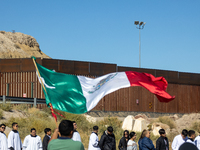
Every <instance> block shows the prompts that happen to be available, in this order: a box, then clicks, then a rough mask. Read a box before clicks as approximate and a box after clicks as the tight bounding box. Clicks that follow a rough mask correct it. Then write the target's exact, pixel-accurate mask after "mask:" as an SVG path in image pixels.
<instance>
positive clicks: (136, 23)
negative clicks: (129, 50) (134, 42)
mask: <svg viewBox="0 0 200 150" xmlns="http://www.w3.org/2000/svg"><path fill="white" fill-rule="evenodd" d="M134 24H135V25H136V28H137V29H139V68H141V42H140V41H141V36H140V29H143V28H144V25H145V24H146V22H142V21H141V22H139V21H135V22H134Z"/></svg>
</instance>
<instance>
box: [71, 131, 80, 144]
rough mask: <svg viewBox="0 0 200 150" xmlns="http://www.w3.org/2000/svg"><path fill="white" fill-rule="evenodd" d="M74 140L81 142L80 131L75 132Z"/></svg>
mask: <svg viewBox="0 0 200 150" xmlns="http://www.w3.org/2000/svg"><path fill="white" fill-rule="evenodd" d="M72 140H74V141H79V142H81V136H80V134H79V133H78V131H75V132H74V133H73V136H72Z"/></svg>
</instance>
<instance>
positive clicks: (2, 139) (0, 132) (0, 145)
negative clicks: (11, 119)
mask: <svg viewBox="0 0 200 150" xmlns="http://www.w3.org/2000/svg"><path fill="white" fill-rule="evenodd" d="M5 129H6V125H5V124H1V125H0V150H8V142H7V138H6V135H5V133H4V131H5Z"/></svg>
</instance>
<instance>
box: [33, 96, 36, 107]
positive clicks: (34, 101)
mask: <svg viewBox="0 0 200 150" xmlns="http://www.w3.org/2000/svg"><path fill="white" fill-rule="evenodd" d="M33 106H34V107H37V98H34V105H33Z"/></svg>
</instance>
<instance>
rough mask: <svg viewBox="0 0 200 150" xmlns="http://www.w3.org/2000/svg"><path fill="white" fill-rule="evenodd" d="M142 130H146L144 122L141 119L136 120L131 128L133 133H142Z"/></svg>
mask: <svg viewBox="0 0 200 150" xmlns="http://www.w3.org/2000/svg"><path fill="white" fill-rule="evenodd" d="M144 129H147V124H146V120H145V119H143V118H138V119H136V120H135V124H134V127H133V131H134V132H142V131H143V130H144Z"/></svg>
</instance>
